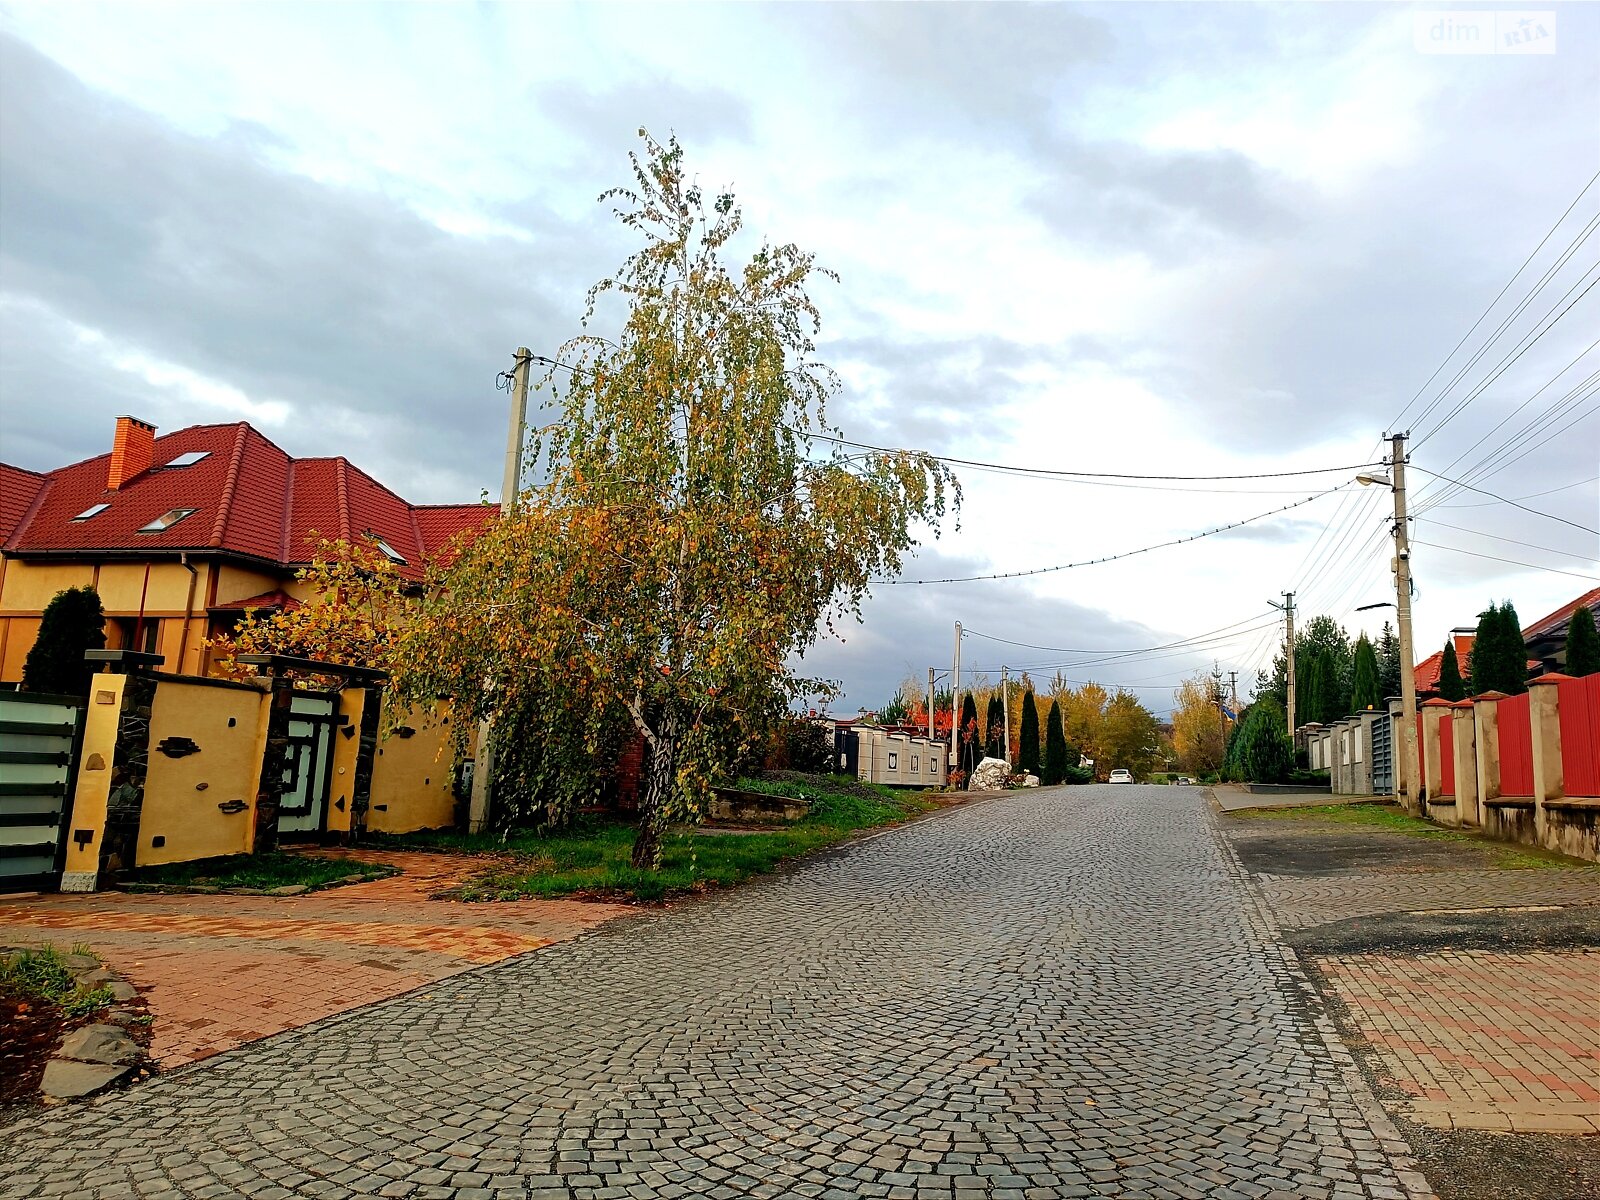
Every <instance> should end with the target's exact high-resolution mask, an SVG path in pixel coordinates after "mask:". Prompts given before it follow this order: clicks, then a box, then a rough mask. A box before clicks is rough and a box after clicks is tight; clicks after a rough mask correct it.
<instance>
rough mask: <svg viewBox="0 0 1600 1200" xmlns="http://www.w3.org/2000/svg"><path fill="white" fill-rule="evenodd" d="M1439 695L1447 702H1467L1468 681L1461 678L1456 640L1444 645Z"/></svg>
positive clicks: (1440, 668) (1440, 666)
mask: <svg viewBox="0 0 1600 1200" xmlns="http://www.w3.org/2000/svg"><path fill="white" fill-rule="evenodd" d="M1439 695H1440V696H1441V697H1443V698H1444V699H1446V700H1465V699H1466V698H1467V685H1466V681H1465V680H1463V679H1462V678H1461V667H1460V664H1459V663H1458V662H1457V661H1456V640H1455V638H1450V639H1449V640H1448V641H1446V642H1445V644H1444V657H1443V658H1442V659H1441V660H1440V661H1439Z"/></svg>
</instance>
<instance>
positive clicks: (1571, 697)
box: [1501, 675, 1600, 796]
mask: <svg viewBox="0 0 1600 1200" xmlns="http://www.w3.org/2000/svg"><path fill="white" fill-rule="evenodd" d="M1556 687H1557V689H1558V695H1559V696H1560V698H1561V775H1562V778H1563V780H1564V782H1565V789H1564V790H1565V791H1566V794H1567V795H1569V796H1600V675H1585V676H1584V677H1583V678H1582V679H1564V680H1562V681H1561V682H1560V683H1558V684H1557V685H1556ZM1520 698H1521V699H1526V697H1520ZM1501 711H1502V712H1504V711H1505V706H1504V705H1503V704H1502V705H1501ZM1504 720H1505V718H1504V717H1501V721H1504ZM1529 759H1530V764H1531V760H1532V755H1531V754H1530V755H1529ZM1529 786H1530V787H1531V786H1532V785H1531V784H1530V785H1529Z"/></svg>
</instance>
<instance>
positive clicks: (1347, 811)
mask: <svg viewBox="0 0 1600 1200" xmlns="http://www.w3.org/2000/svg"><path fill="white" fill-rule="evenodd" d="M1230 815H1232V816H1237V817H1246V818H1248V819H1251V820H1267V821H1296V820H1298V821H1317V822H1323V823H1327V824H1332V825H1365V826H1368V827H1371V828H1378V829H1388V830H1392V831H1394V832H1395V833H1404V834H1408V835H1410V836H1412V837H1423V838H1431V839H1433V840H1435V841H1446V842H1468V843H1471V844H1473V845H1476V846H1478V847H1480V848H1482V849H1483V850H1484V851H1485V852H1487V853H1490V854H1493V855H1494V861H1493V862H1492V863H1491V864H1490V865H1491V866H1494V867H1498V868H1501V869H1504V870H1530V869H1533V870H1537V869H1540V868H1550V867H1555V868H1574V867H1576V868H1589V869H1593V868H1594V865H1595V864H1593V863H1587V862H1583V861H1582V860H1580V859H1576V858H1568V857H1566V856H1565V855H1562V854H1554V853H1552V852H1550V851H1547V850H1541V849H1538V848H1536V847H1533V846H1522V845H1514V844H1512V843H1509V842H1497V841H1494V840H1492V839H1490V838H1486V837H1484V836H1482V835H1481V834H1478V833H1474V832H1471V831H1470V830H1463V829H1449V828H1446V827H1444V826H1441V825H1435V824H1434V823H1433V822H1432V821H1424V820H1423V819H1422V818H1421V817H1414V816H1412V815H1411V814H1410V813H1408V812H1406V810H1405V809H1403V808H1401V807H1400V806H1399V805H1398V804H1383V803H1376V804H1374V803H1368V804H1314V805H1308V806H1307V807H1304V808H1252V809H1245V810H1243V811H1241V812H1237V813H1233V814H1230Z"/></svg>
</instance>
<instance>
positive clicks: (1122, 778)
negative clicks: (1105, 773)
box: [1110, 767, 1133, 783]
mask: <svg viewBox="0 0 1600 1200" xmlns="http://www.w3.org/2000/svg"><path fill="white" fill-rule="evenodd" d="M1110 782H1112V783H1132V782H1133V772H1132V771H1130V770H1128V769H1127V768H1126V767H1118V768H1117V769H1116V770H1115V771H1113V772H1111V780H1110Z"/></svg>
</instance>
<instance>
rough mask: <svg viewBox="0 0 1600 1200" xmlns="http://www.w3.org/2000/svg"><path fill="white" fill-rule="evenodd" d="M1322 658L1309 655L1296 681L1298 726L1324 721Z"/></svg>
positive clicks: (1318, 655)
mask: <svg viewBox="0 0 1600 1200" xmlns="http://www.w3.org/2000/svg"><path fill="white" fill-rule="evenodd" d="M1322 690H1323V689H1322V656H1321V655H1320V654H1308V655H1306V656H1305V666H1304V667H1302V668H1301V670H1300V674H1299V676H1298V677H1297V678H1296V679H1295V692H1296V693H1297V695H1296V696H1295V709H1294V719H1295V723H1296V724H1297V725H1307V724H1309V723H1311V722H1312V721H1316V722H1318V723H1321V721H1322Z"/></svg>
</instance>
